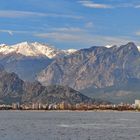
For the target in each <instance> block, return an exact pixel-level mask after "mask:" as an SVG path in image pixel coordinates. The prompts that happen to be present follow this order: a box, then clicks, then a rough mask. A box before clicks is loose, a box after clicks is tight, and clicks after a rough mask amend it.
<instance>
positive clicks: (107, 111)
mask: <svg viewBox="0 0 140 140" xmlns="http://www.w3.org/2000/svg"><path fill="white" fill-rule="evenodd" d="M1 111H5V112H60V113H61V112H106V113H109V112H136V113H140V111H138V110H122V111H120V110H0V112H1Z"/></svg>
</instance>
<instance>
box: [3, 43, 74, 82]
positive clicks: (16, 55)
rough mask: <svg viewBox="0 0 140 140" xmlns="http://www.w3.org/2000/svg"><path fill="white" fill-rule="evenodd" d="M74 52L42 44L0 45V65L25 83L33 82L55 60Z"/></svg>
mask: <svg viewBox="0 0 140 140" xmlns="http://www.w3.org/2000/svg"><path fill="white" fill-rule="evenodd" d="M75 51H76V50H74V49H70V50H59V49H55V48H54V47H53V46H51V45H48V44H43V43H38V42H34V43H29V42H22V43H19V44H15V45H11V46H8V45H6V44H1V45H0V64H2V65H3V66H4V67H5V69H6V71H8V72H15V73H16V74H18V76H19V77H20V78H21V79H23V80H25V81H35V79H36V76H37V74H38V73H39V72H40V71H41V70H43V69H45V68H46V67H47V66H48V65H49V64H50V63H51V62H52V61H53V60H54V59H55V58H57V57H63V56H66V55H70V54H71V53H73V52H75Z"/></svg>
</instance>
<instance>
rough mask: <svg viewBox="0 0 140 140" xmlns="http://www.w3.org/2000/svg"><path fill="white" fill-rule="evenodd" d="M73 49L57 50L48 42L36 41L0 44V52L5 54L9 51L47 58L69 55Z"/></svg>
mask: <svg viewBox="0 0 140 140" xmlns="http://www.w3.org/2000/svg"><path fill="white" fill-rule="evenodd" d="M75 51H76V50H74V49H69V50H59V49H56V48H54V47H53V46H51V45H49V44H43V43H38V42H34V43H29V42H22V43H18V44H16V45H11V46H7V45H5V44H2V45H0V53H1V54H5V55H6V54H10V53H17V54H22V55H24V56H46V57H48V58H54V57H57V56H64V55H69V54H71V53H73V52H75Z"/></svg>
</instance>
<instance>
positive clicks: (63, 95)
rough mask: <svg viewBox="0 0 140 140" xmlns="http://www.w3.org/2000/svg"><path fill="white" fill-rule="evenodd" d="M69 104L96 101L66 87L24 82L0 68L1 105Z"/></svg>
mask: <svg viewBox="0 0 140 140" xmlns="http://www.w3.org/2000/svg"><path fill="white" fill-rule="evenodd" d="M63 101H65V102H67V103H70V104H75V103H88V102H92V103H95V102H96V101H95V100H93V99H91V98H89V97H87V96H85V95H82V94H81V93H80V92H78V91H76V90H73V89H72V88H69V87H66V86H57V85H55V86H53V85H52V86H47V87H44V86H42V85H41V84H40V83H39V82H33V83H30V82H24V81H23V80H21V79H20V78H19V77H18V76H17V75H16V74H15V73H7V72H6V71H5V70H4V68H3V67H2V66H0V104H3V103H5V104H12V103H14V102H19V103H43V104H52V103H60V102H63Z"/></svg>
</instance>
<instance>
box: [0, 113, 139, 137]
mask: <svg viewBox="0 0 140 140" xmlns="http://www.w3.org/2000/svg"><path fill="white" fill-rule="evenodd" d="M0 140H140V113H135V112H20V111H18V112H13V111H0Z"/></svg>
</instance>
